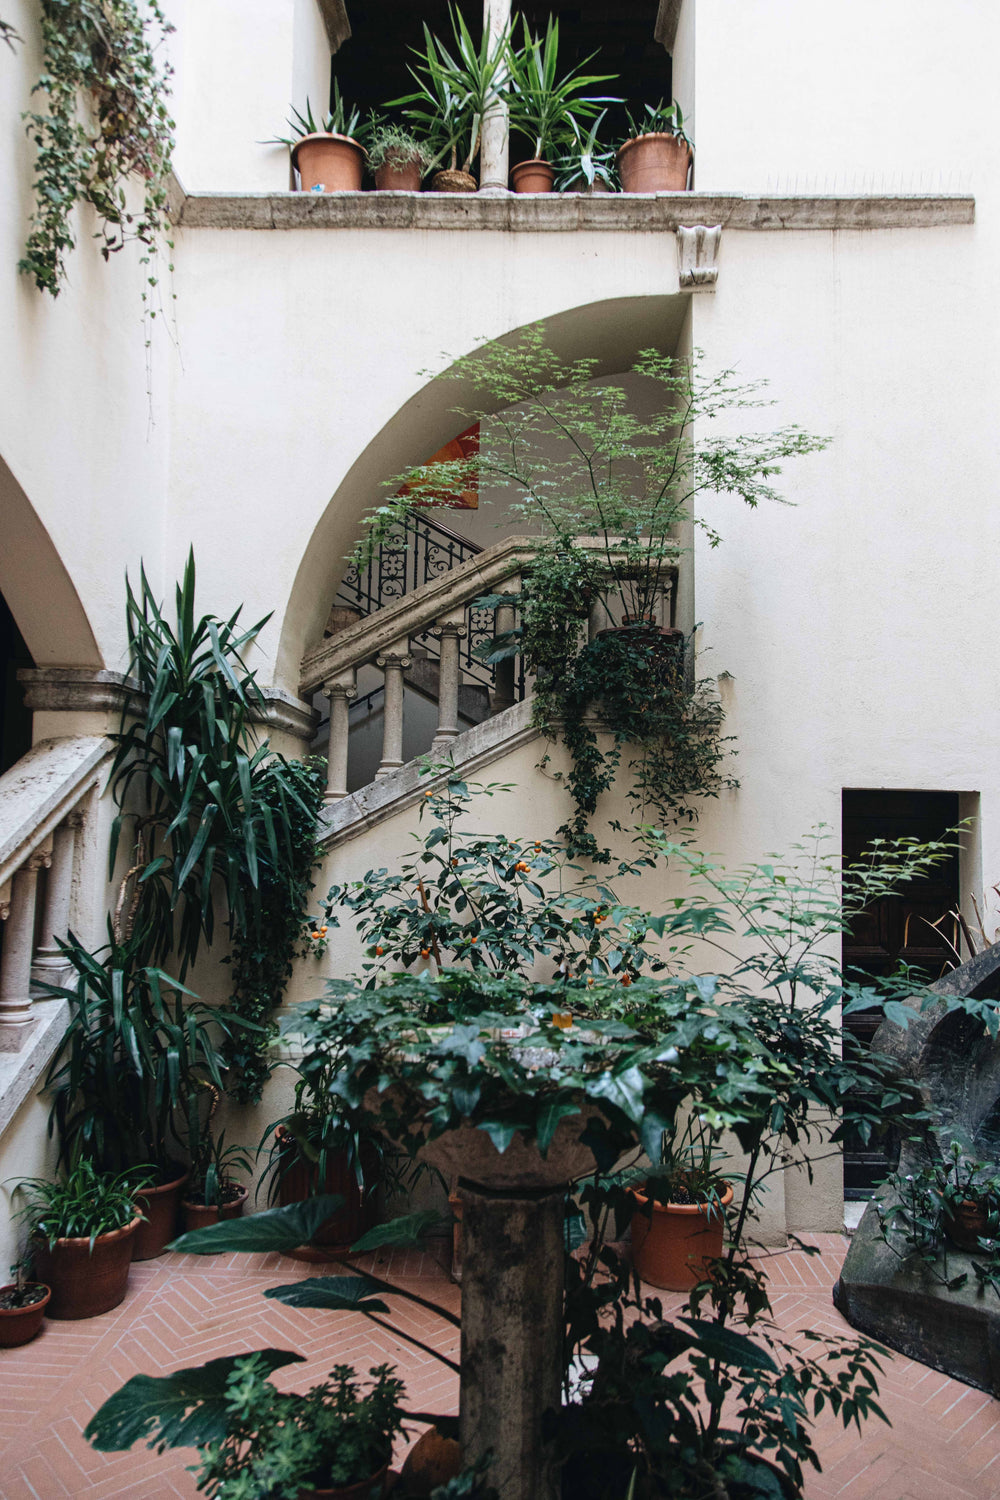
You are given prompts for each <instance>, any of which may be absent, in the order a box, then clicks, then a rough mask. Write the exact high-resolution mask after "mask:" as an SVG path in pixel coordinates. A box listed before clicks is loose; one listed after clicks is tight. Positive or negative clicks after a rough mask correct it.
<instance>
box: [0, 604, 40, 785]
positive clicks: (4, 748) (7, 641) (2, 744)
mask: <svg viewBox="0 0 1000 1500" xmlns="http://www.w3.org/2000/svg"><path fill="white" fill-rule="evenodd" d="M34 665H35V664H34V662H33V661H32V659H31V653H30V651H29V650H28V648H27V646H26V645H25V643H24V637H23V636H22V635H21V632H20V631H19V630H18V628H17V624H16V622H15V620H14V616H13V615H12V614H11V612H10V610H9V609H8V608H7V601H6V600H5V599H4V597H3V595H2V594H0V775H2V774H3V773H4V771H9V770H10V768H11V766H12V765H13V764H14V762H15V761H17V760H20V758H21V756H22V755H24V754H25V752H26V751H27V750H30V749H31V713H30V711H29V710H28V709H26V708H25V706H24V691H23V689H22V687H21V684H20V683H19V682H18V680H17V672H18V668H19V667H33V666H34Z"/></svg>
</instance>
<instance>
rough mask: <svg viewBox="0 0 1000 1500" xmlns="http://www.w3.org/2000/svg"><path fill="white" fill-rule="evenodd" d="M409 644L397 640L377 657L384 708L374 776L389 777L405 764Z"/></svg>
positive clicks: (405, 641) (406, 641)
mask: <svg viewBox="0 0 1000 1500" xmlns="http://www.w3.org/2000/svg"><path fill="white" fill-rule="evenodd" d="M409 650H410V643H409V641H408V640H402V641H395V642H394V643H393V644H392V645H391V646H390V647H388V649H387V650H385V651H381V652H380V653H379V655H378V656H377V657H376V658H375V662H376V665H377V666H379V667H381V668H382V671H383V672H384V673H385V701H384V704H383V710H382V763H381V765H380V766H379V768H378V770H377V771H376V772H375V775H376V776H377V777H378V776H389V775H390V774H391V773H392V772H393V771H398V770H399V767H400V766H401V765H402V764H403V673H404V672H405V671H406V668H407V667H408V666H409V665H410V655H409Z"/></svg>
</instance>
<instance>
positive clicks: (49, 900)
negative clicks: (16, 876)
mask: <svg viewBox="0 0 1000 1500" xmlns="http://www.w3.org/2000/svg"><path fill="white" fill-rule="evenodd" d="M82 823H83V813H82V812H73V813H70V815H69V817H68V818H67V819H66V821H65V822H64V823H60V824H59V827H58V828H57V829H56V831H55V833H54V834H53V835H52V854H51V856H50V864H49V874H48V879H47V880H46V882H45V906H44V909H43V911H42V940H41V942H40V943H39V945H38V947H37V948H36V949H35V961H34V963H33V964H32V966H31V975H32V978H33V979H36V980H42V981H47V982H48V983H50V984H53V983H58V979H57V975H58V974H59V972H60V971H61V970H63V969H65V968H66V959H65V956H64V955H63V954H62V953H60V951H59V947H58V942H57V939H59V938H65V937H66V936H67V934H68V933H69V908H70V899H71V897H72V894H73V866H74V859H75V856H76V838H77V829H78V828H80V827H81V825H82Z"/></svg>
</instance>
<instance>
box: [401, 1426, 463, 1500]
mask: <svg viewBox="0 0 1000 1500" xmlns="http://www.w3.org/2000/svg"><path fill="white" fill-rule="evenodd" d="M461 1472H462V1449H461V1447H460V1445H459V1444H458V1443H457V1442H456V1441H455V1439H454V1438H446V1437H442V1436H441V1434H440V1433H439V1432H438V1430H437V1428H436V1427H428V1429H427V1431H426V1432H424V1433H421V1435H420V1437H418V1438H417V1441H416V1442H415V1443H414V1444H413V1447H412V1448H411V1449H410V1450H409V1452H408V1453H407V1455H406V1462H405V1463H404V1464H403V1468H402V1472H401V1474H400V1479H401V1481H402V1485H403V1492H404V1494H406V1495H408V1496H423V1495H430V1494H431V1492H432V1491H433V1490H436V1489H437V1488H438V1486H439V1485H443V1484H448V1483H449V1482H450V1481H451V1480H452V1479H455V1478H457V1476H458V1475H459V1474H460V1473H461Z"/></svg>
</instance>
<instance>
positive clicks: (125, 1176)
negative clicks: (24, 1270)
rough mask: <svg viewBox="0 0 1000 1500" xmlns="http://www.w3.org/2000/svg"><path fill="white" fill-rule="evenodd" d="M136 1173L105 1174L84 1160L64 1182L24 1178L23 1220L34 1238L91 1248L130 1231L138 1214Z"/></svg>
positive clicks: (20, 1185) (19, 1186)
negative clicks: (85, 1243) (104, 1237)
mask: <svg viewBox="0 0 1000 1500" xmlns="http://www.w3.org/2000/svg"><path fill="white" fill-rule="evenodd" d="M137 1185H138V1183H137V1179H136V1176H135V1174H134V1173H131V1174H130V1173H124V1172H122V1173H118V1174H117V1175H112V1174H111V1173H106V1172H99V1171H98V1170H97V1168H96V1167H95V1166H94V1165H93V1163H92V1162H89V1161H86V1160H84V1161H78V1162H76V1163H75V1165H74V1166H73V1167H72V1168H71V1169H70V1171H69V1172H67V1174H66V1176H65V1177H64V1178H63V1179H62V1180H61V1181H58V1182H46V1181H45V1179H44V1178H41V1177H28V1178H24V1179H23V1180H22V1181H21V1182H19V1183H18V1184H17V1190H18V1192H21V1193H24V1194H25V1195H26V1196H27V1200H28V1201H27V1203H25V1204H24V1205H23V1207H21V1208H20V1209H19V1210H18V1217H19V1218H21V1219H25V1220H26V1221H27V1224H28V1233H29V1236H30V1237H38V1238H40V1239H44V1240H47V1241H48V1244H49V1248H50V1249H51V1248H52V1246H53V1245H54V1244H55V1242H56V1240H59V1239H89V1240H90V1245H91V1249H93V1245H94V1241H95V1239H96V1238H97V1236H98V1235H99V1234H108V1233H109V1232H110V1231H111V1230H112V1229H124V1228H125V1227H126V1225H128V1224H131V1222H132V1220H133V1219H134V1218H135V1215H136V1206H135V1189H136V1187H137Z"/></svg>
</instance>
